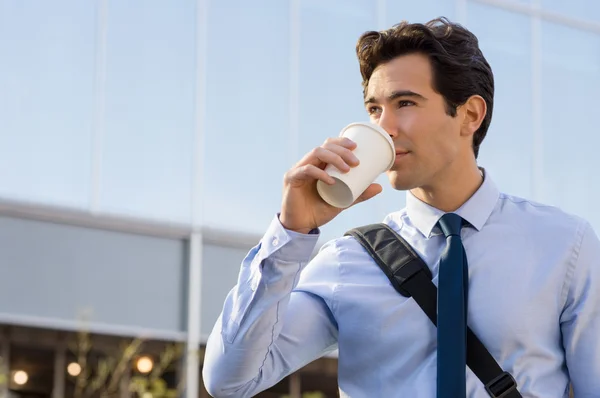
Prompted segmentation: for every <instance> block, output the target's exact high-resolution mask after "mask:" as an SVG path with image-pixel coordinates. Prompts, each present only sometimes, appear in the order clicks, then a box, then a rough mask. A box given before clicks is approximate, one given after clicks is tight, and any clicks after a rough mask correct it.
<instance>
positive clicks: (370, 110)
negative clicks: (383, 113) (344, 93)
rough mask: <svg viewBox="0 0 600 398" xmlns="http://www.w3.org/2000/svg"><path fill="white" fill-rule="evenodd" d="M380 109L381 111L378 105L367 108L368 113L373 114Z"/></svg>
mask: <svg viewBox="0 0 600 398" xmlns="http://www.w3.org/2000/svg"><path fill="white" fill-rule="evenodd" d="M379 111H380V108H379V107H378V106H369V107H368V108H367V113H368V114H369V115H373V114H375V113H378V112H379Z"/></svg>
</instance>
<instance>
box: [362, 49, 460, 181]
mask: <svg viewBox="0 0 600 398" xmlns="http://www.w3.org/2000/svg"><path fill="white" fill-rule="evenodd" d="M432 77H433V76H432V70H431V64H430V62H429V59H428V58H427V57H426V56H424V55H422V54H410V55H403V56H400V57H397V58H395V59H393V60H391V61H389V62H387V63H385V64H383V65H380V66H378V67H377V68H376V69H375V71H374V72H373V74H372V76H371V79H370V80H369V85H368V88H367V92H366V95H365V107H366V110H367V112H368V113H369V116H370V119H371V122H373V123H376V124H378V125H379V126H381V127H382V128H384V129H385V130H386V131H387V132H388V134H389V135H390V136H391V137H392V140H393V141H394V145H395V146H396V153H397V155H396V159H395V163H394V165H393V166H392V168H391V170H390V171H388V172H387V175H388V178H389V180H390V183H391V184H392V186H393V187H394V188H395V189H399V190H408V189H413V188H417V187H422V188H427V187H429V186H432V185H435V184H436V183H438V182H439V181H443V179H444V176H445V175H446V174H447V173H450V172H451V171H450V170H452V169H453V167H452V166H453V165H454V169H456V167H458V165H455V163H460V162H455V161H456V160H457V158H458V157H459V156H464V153H465V151H470V143H469V142H467V141H466V140H465V137H461V133H460V130H461V120H462V119H463V118H462V117H461V113H460V112H459V114H458V115H457V116H456V117H452V116H450V115H448V114H447V113H446V105H445V102H444V98H443V97H442V96H441V95H440V94H438V93H436V92H435V91H434V90H433V78H432ZM465 147H466V148H465ZM471 156H472V152H471Z"/></svg>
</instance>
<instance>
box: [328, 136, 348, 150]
mask: <svg viewBox="0 0 600 398" xmlns="http://www.w3.org/2000/svg"><path fill="white" fill-rule="evenodd" d="M328 144H334V145H339V146H343V147H344V148H348V149H350V150H352V149H355V148H356V142H354V141H352V140H351V139H350V138H347V137H331V138H327V139H326V140H325V142H324V143H323V145H321V146H326V145H328Z"/></svg>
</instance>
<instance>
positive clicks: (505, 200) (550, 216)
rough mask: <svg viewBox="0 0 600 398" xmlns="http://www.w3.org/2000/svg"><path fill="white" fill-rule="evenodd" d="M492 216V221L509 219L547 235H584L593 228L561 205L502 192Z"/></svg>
mask: <svg viewBox="0 0 600 398" xmlns="http://www.w3.org/2000/svg"><path fill="white" fill-rule="evenodd" d="M491 217H492V220H491V221H492V222H493V221H500V220H508V221H510V222H511V223H512V224H514V225H516V226H519V227H521V228H525V229H526V230H528V231H532V232H539V233H542V234H543V235H546V236H548V235H550V236H555V235H556V234H558V235H562V236H564V234H576V235H582V234H583V233H584V232H585V231H586V230H588V229H589V228H591V226H590V224H589V222H588V221H587V220H585V219H584V218H582V217H580V216H578V215H576V214H573V213H570V212H568V211H565V210H563V209H561V208H560V207H557V206H553V205H549V204H545V203H541V202H537V201H534V200H531V199H526V198H522V197H519V196H515V195H510V194H507V193H500V196H499V198H498V204H497V207H496V211H494V212H493V213H492V216H491ZM494 218H497V220H494Z"/></svg>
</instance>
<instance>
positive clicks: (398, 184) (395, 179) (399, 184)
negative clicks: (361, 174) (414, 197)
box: [387, 170, 416, 191]
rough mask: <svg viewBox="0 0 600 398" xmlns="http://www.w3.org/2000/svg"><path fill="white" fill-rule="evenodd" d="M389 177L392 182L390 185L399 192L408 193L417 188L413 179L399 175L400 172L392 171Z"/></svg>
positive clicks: (389, 172) (388, 173) (388, 174)
mask: <svg viewBox="0 0 600 398" xmlns="http://www.w3.org/2000/svg"><path fill="white" fill-rule="evenodd" d="M387 177H388V179H389V181H390V185H391V186H392V188H394V189H395V190H397V191H408V190H409V189H413V188H415V187H416V184H415V183H414V181H413V179H412V178H410V177H409V176H406V175H402V174H399V173H398V172H396V171H394V170H391V171H388V172H387Z"/></svg>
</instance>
